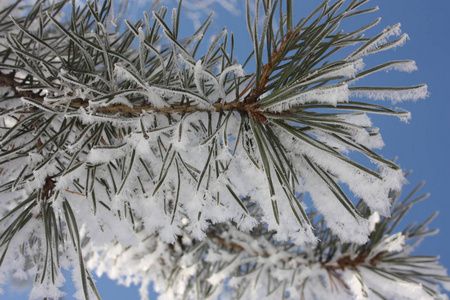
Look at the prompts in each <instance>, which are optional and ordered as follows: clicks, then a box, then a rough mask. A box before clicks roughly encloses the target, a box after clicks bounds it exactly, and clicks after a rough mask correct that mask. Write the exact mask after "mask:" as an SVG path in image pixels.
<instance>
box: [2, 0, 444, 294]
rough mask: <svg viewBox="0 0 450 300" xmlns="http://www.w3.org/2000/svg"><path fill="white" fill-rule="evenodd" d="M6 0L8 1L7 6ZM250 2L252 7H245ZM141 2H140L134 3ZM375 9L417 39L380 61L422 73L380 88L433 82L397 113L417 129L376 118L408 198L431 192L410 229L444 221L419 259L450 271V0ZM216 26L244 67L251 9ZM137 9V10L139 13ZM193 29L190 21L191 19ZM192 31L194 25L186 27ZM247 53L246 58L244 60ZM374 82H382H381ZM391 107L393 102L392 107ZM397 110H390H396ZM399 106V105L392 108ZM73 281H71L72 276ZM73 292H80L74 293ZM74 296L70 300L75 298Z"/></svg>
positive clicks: (304, 4) (300, 0)
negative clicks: (229, 36) (415, 191)
mask: <svg viewBox="0 0 450 300" xmlns="http://www.w3.org/2000/svg"><path fill="white" fill-rule="evenodd" d="M0 1H5V0H0ZM242 2H244V1H242ZM294 2H295V5H296V6H297V9H296V13H295V15H296V17H298V18H300V17H303V16H305V15H306V14H307V13H308V12H309V11H310V10H311V8H312V7H314V6H316V5H317V4H318V3H319V2H320V1H318V0H294ZM130 3H133V0H130ZM369 5H371V6H379V7H380V10H379V11H377V12H375V13H372V14H370V15H366V16H365V17H364V18H365V20H372V19H375V18H376V17H378V16H381V17H382V21H381V24H380V25H378V26H377V27H376V30H377V31H381V30H382V29H383V28H384V27H386V26H389V25H394V24H396V23H399V22H400V23H401V24H402V31H403V32H406V33H408V35H409V36H410V40H409V41H408V42H407V43H406V44H405V45H404V46H403V47H401V48H397V49H395V50H391V51H387V52H384V53H380V54H377V56H378V57H379V58H380V59H381V60H394V59H413V60H415V61H416V63H417V66H418V68H419V71H416V72H414V73H411V74H408V73H397V72H394V71H392V72H390V73H388V74H385V73H384V74H382V76H379V77H376V80H377V81H376V82H374V81H372V82H373V83H374V84H380V85H389V84H392V85H394V86H395V85H399V86H400V85H415V84H420V83H426V84H428V86H429V92H430V96H429V97H428V98H427V99H425V100H419V101H418V102H415V103H412V102H411V103H409V102H406V103H399V104H396V105H395V106H399V107H402V108H405V109H407V110H409V111H411V112H412V119H411V121H410V122H409V124H404V123H402V122H400V121H399V120H398V119H396V118H390V117H381V118H380V117H376V118H375V117H374V118H372V119H373V120H374V125H375V126H377V127H379V128H380V132H381V134H382V136H383V139H384V141H385V143H386V146H385V147H384V148H383V149H382V150H381V153H382V154H383V156H384V157H386V158H394V157H398V163H399V164H400V165H401V167H402V168H404V169H405V170H413V171H414V173H413V174H412V175H411V176H410V177H409V178H408V179H409V181H410V184H409V185H408V186H406V187H405V191H408V190H410V189H412V188H413V187H414V186H415V185H416V184H418V183H419V182H420V181H422V180H425V181H426V185H425V187H424V188H422V192H423V193H425V192H430V193H431V197H430V198H428V199H427V200H425V201H424V202H422V203H419V204H417V205H416V206H415V207H414V209H413V210H412V211H411V212H410V213H409V215H408V216H407V217H406V220H407V222H408V223H410V222H413V221H422V220H425V219H426V218H427V217H428V216H429V215H430V214H431V213H433V212H434V211H436V210H438V211H440V215H439V216H438V217H437V219H436V220H435V221H434V222H433V223H432V224H431V227H432V228H440V230H441V231H440V233H439V234H438V235H437V236H433V237H430V238H428V239H426V240H425V241H424V242H423V243H422V245H421V246H420V247H419V248H418V249H417V250H416V252H415V253H418V254H419V253H420V254H427V255H441V259H440V262H441V263H442V264H443V265H444V267H446V268H447V269H450V251H448V249H450V197H449V194H448V189H449V188H450V178H449V171H450V160H449V159H448V155H449V154H450V152H449V146H450V140H449V130H450V118H449V117H448V115H447V113H448V112H449V111H450V96H449V93H448V91H449V90H450V89H447V88H450V76H449V73H448V72H449V70H450V59H448V57H447V56H448V54H449V46H450V31H449V29H450V21H449V19H448V15H449V13H450V1H445V0H435V1H429V0H372V1H371V2H369ZM216 8H217V11H216V16H215V24H214V25H213V26H212V27H211V29H210V30H212V31H215V32H219V31H220V30H221V29H222V28H223V26H225V25H226V26H227V29H228V30H230V31H233V32H235V34H236V37H237V43H236V44H237V45H239V51H238V53H237V54H238V57H239V58H240V60H241V62H243V60H244V59H245V57H246V55H247V54H248V52H249V46H250V44H249V41H248V36H247V30H246V25H245V21H244V15H243V12H244V11H243V10H242V11H241V13H240V15H237V16H236V15H232V14H230V13H228V12H226V11H224V10H223V9H221V8H220V7H219V6H216ZM136 10H137V9H136V8H134V9H133V12H134V11H136ZM185 22H186V24H189V27H190V21H189V20H185ZM186 27H188V26H186ZM239 54H240V55H239ZM373 79H374V78H373ZM384 104H386V105H388V103H384ZM388 106H389V105H388ZM390 106H392V107H395V106H394V105H390ZM67 279H68V280H70V277H69V276H68V277H67ZM97 284H98V288H99V291H100V294H101V295H102V296H103V299H106V300H116V299H117V300H119V299H139V296H138V292H137V287H131V288H124V287H119V286H116V285H115V284H114V283H112V282H111V281H109V280H108V279H105V278H104V277H103V278H101V279H99V281H98V283H97ZM70 293H72V292H70ZM70 293H69V295H68V297H66V299H72V297H71V296H70ZM0 299H1V300H3V299H27V294H26V293H25V292H17V291H9V292H8V293H7V294H5V295H3V296H0Z"/></svg>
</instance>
